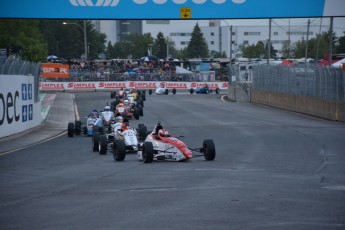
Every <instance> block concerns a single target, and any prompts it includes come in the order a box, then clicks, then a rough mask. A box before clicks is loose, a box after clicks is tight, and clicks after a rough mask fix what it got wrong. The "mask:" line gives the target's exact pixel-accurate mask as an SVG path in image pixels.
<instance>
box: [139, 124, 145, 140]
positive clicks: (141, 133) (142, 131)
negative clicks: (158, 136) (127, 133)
mask: <svg viewBox="0 0 345 230" xmlns="http://www.w3.org/2000/svg"><path fill="white" fill-rule="evenodd" d="M146 133H147V127H146V126H145V125H143V124H139V131H138V134H139V140H145V139H146V137H147V135H146Z"/></svg>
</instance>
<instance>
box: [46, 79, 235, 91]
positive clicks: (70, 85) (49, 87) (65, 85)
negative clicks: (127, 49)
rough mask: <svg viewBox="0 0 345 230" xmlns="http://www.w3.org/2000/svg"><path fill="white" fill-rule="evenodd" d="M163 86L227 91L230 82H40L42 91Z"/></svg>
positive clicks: (108, 89)
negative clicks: (205, 87)
mask: <svg viewBox="0 0 345 230" xmlns="http://www.w3.org/2000/svg"><path fill="white" fill-rule="evenodd" d="M161 84H163V85H164V86H165V88H167V89H173V88H175V89H178V90H182V89H185V90H189V89H191V88H192V89H196V88H201V87H203V86H205V84H207V85H208V86H209V87H210V88H211V89H216V88H217V87H218V88H219V89H227V88H228V85H229V83H228V82H176V81H109V82H40V84H39V89H40V90H41V91H111V90H116V89H120V88H136V89H156V88H158V87H159V86H160V85H161Z"/></svg>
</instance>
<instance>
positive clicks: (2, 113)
mask: <svg viewBox="0 0 345 230" xmlns="http://www.w3.org/2000/svg"><path fill="white" fill-rule="evenodd" d="M34 89H35V87H34V77H33V76H19V75H0V138H1V137H5V136H9V135H12V134H15V133H19V132H22V131H25V130H27V129H30V128H33V127H35V126H37V125H40V124H41V121H42V118H41V103H40V102H38V103H35V102H34V95H35V92H34Z"/></svg>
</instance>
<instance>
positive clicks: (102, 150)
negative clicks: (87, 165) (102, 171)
mask: <svg viewBox="0 0 345 230" xmlns="http://www.w3.org/2000/svg"><path fill="white" fill-rule="evenodd" d="M107 148H108V140H107V136H106V135H102V136H99V142H98V151H99V154H101V155H105V154H107Z"/></svg>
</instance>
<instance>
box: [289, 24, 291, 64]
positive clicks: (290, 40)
mask: <svg viewBox="0 0 345 230" xmlns="http://www.w3.org/2000/svg"><path fill="white" fill-rule="evenodd" d="M290 34H291V31H290V18H289V38H288V59H289V60H290V58H291V54H290V52H291V38H290Z"/></svg>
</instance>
